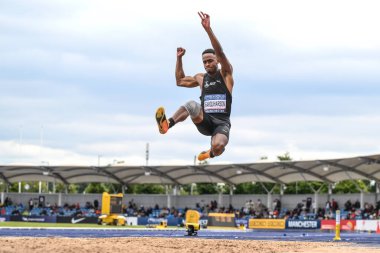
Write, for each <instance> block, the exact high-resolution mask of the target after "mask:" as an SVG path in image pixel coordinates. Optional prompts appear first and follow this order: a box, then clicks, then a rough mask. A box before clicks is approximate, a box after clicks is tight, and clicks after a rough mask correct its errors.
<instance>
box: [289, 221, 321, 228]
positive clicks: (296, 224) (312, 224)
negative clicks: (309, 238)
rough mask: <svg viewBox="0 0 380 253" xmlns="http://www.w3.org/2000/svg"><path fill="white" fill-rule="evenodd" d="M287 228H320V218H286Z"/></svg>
mask: <svg viewBox="0 0 380 253" xmlns="http://www.w3.org/2000/svg"><path fill="white" fill-rule="evenodd" d="M286 228H291V229H320V228H321V221H320V220H286Z"/></svg>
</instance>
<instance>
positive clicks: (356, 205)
mask: <svg viewBox="0 0 380 253" xmlns="http://www.w3.org/2000/svg"><path fill="white" fill-rule="evenodd" d="M354 208H356V209H359V208H360V201H359V200H356V202H355V204H354Z"/></svg>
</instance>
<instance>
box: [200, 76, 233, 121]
mask: <svg viewBox="0 0 380 253" xmlns="http://www.w3.org/2000/svg"><path fill="white" fill-rule="evenodd" d="M200 98H201V103H202V108H203V111H204V112H205V113H207V114H210V115H212V116H213V117H215V118H218V119H229V117H230V114H231V104H232V95H231V93H230V91H229V90H228V89H227V86H226V84H225V83H224V80H223V77H222V74H221V73H220V70H218V71H217V73H216V75H215V76H214V77H213V76H210V75H209V74H208V73H205V75H204V77H203V83H202V94H201V97H200Z"/></svg>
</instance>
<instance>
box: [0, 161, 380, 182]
mask: <svg viewBox="0 0 380 253" xmlns="http://www.w3.org/2000/svg"><path fill="white" fill-rule="evenodd" d="M352 179H368V180H374V181H376V182H380V154H379V155H370V156H361V157H352V158H343V159H329V160H313V161H284V162H270V163H265V162H260V163H246V164H224V165H221V164H218V165H198V166H194V165H187V166H186V165H183V166H106V167H97V166H24V165H20V166H17V165H12V166H10V165H9V166H8V165H2V166H0V180H1V181H3V182H5V183H7V184H10V183H14V182H20V181H45V182H46V181H48V182H61V183H64V184H69V183H88V182H107V183H117V184H122V185H130V184H142V183H155V184H167V185H183V184H190V183H225V184H230V185H236V184H240V183H244V182H272V183H279V184H287V183H292V182H296V181H321V182H327V183H334V182H339V181H342V180H352Z"/></svg>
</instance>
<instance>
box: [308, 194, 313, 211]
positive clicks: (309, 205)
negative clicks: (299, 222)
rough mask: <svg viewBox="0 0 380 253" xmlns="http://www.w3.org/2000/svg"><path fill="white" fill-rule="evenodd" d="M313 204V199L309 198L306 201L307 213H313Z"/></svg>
mask: <svg viewBox="0 0 380 253" xmlns="http://www.w3.org/2000/svg"><path fill="white" fill-rule="evenodd" d="M312 202H313V200H312V198H311V197H308V198H307V199H306V212H307V213H309V212H311V210H310V207H311V204H312Z"/></svg>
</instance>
